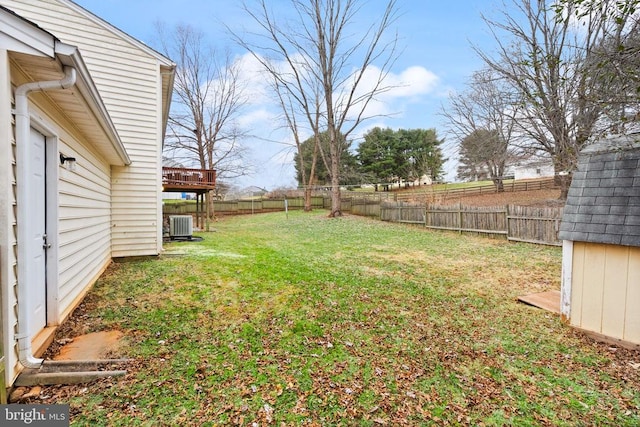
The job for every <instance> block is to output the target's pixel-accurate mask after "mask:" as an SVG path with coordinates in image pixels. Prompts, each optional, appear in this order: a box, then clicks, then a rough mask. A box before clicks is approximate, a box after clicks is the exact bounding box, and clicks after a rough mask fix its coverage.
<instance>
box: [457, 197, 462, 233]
mask: <svg viewBox="0 0 640 427" xmlns="http://www.w3.org/2000/svg"><path fill="white" fill-rule="evenodd" d="M458 233H459V234H462V202H458Z"/></svg>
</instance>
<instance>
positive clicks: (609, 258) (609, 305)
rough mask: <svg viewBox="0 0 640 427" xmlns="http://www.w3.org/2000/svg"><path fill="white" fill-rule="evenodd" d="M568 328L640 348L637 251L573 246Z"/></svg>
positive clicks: (639, 261) (639, 256)
mask: <svg viewBox="0 0 640 427" xmlns="http://www.w3.org/2000/svg"><path fill="white" fill-rule="evenodd" d="M572 270H573V275H572V280H571V319H570V322H571V325H572V326H575V327H578V328H581V329H584V330H587V331H591V332H596V333H598V334H602V335H606V336H609V337H612V338H617V339H621V340H624V341H628V342H630V343H634V344H640V309H639V304H640V279H638V278H640V248H637V247H633V246H615V245H605V244H595V243H585V242H574V243H573V265H572Z"/></svg>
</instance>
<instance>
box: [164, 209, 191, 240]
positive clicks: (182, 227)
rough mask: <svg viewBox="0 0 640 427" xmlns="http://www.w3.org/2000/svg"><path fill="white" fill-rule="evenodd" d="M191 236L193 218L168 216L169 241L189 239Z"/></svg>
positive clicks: (189, 216)
mask: <svg viewBox="0 0 640 427" xmlns="http://www.w3.org/2000/svg"><path fill="white" fill-rule="evenodd" d="M192 235H193V217H192V216H191V215H171V216H169V237H170V238H171V239H185V238H186V239H189V240H191V236H192Z"/></svg>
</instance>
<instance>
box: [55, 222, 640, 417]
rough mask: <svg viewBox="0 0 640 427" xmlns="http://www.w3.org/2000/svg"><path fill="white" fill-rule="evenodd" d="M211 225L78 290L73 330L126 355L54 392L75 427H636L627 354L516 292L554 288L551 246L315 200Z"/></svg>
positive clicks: (634, 364)
mask: <svg viewBox="0 0 640 427" xmlns="http://www.w3.org/2000/svg"><path fill="white" fill-rule="evenodd" d="M215 227H216V232H212V233H207V234H202V237H203V238H204V240H203V241H201V242H189V243H186V242H185V243H171V244H168V245H166V249H167V254H165V255H163V256H161V257H160V258H159V259H157V260H145V261H136V262H127V263H120V264H114V265H113V266H112V268H110V269H109V270H108V271H107V273H106V274H105V276H104V277H103V278H102V279H101V280H100V281H99V283H97V285H96V287H95V288H94V290H93V291H92V292H91V293H90V294H89V296H88V297H87V299H86V301H85V303H84V304H83V306H82V313H83V314H82V318H81V319H80V321H81V323H82V325H83V328H85V330H86V329H88V330H102V329H120V330H122V331H123V332H124V333H125V336H126V345H125V346H124V347H123V349H122V350H121V352H120V354H118V356H127V357H130V358H132V359H134V363H133V364H132V365H131V366H130V367H129V373H128V374H127V376H125V377H124V378H121V379H113V380H105V381H101V382H97V383H93V384H90V385H88V386H79V387H76V388H68V389H65V390H66V391H65V393H66V394H64V395H62V396H63V397H62V398H61V400H62V402H61V401H60V400H59V401H58V403H66V402H68V403H70V404H71V413H72V423H73V424H75V425H123V426H130V425H148V426H157V425H171V426H173V425H248V426H252V425H277V426H280V425H305V426H326V425H362V426H368V425H371V426H374V425H411V426H413V425H443V424H444V425H465V424H469V425H478V424H481V423H483V424H484V425H559V426H562V425H615V426H623V425H629V426H631V425H639V424H640V414H639V411H640V372H639V370H638V366H639V365H638V362H640V360H639V359H640V356H639V355H638V353H637V352H635V353H634V352H631V351H627V350H623V349H615V348H612V347H610V346H607V345H603V344H596V343H593V342H591V341H589V340H588V339H586V338H583V337H582V336H581V335H579V334H578V333H576V332H574V331H573V330H572V329H570V328H569V327H567V326H566V325H564V324H562V323H561V322H560V320H559V318H558V317H557V316H556V315H552V314H549V313H546V312H544V311H542V310H540V309H536V308H533V307H529V306H525V305H523V304H520V303H518V302H517V301H516V298H517V296H518V295H522V294H526V293H531V292H536V291H543V290H549V289H559V286H560V284H559V276H560V264H561V250H560V249H559V248H550V247H544V246H535V245H528V244H513V243H507V242H505V241H499V240H491V239H483V238H479V237H469V236H460V235H457V234H453V233H440V232H429V231H426V230H423V229H420V228H412V227H407V226H402V225H395V224H388V223H382V222H378V221H374V220H368V219H363V218H358V217H352V216H346V217H343V218H339V219H327V218H326V212H321V211H318V212H315V213H312V214H304V213H301V212H290V213H289V215H288V219H287V217H286V216H285V214H284V213H275V214H265V215H256V216H244V217H237V218H229V219H224V220H223V221H220V222H218V223H216V225H215ZM72 320H73V319H72ZM76 321H77V320H76ZM53 391H54V392H55V390H53ZM45 392H46V390H45ZM57 392H58V393H62V392H61V391H60V390H58V391H57Z"/></svg>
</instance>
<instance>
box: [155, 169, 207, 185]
mask: <svg viewBox="0 0 640 427" xmlns="http://www.w3.org/2000/svg"><path fill="white" fill-rule="evenodd" d="M162 185H164V186H165V187H185V189H187V188H189V187H191V188H195V187H198V188H214V187H215V186H216V171H215V170H213V169H187V168H172V167H163V168H162Z"/></svg>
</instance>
